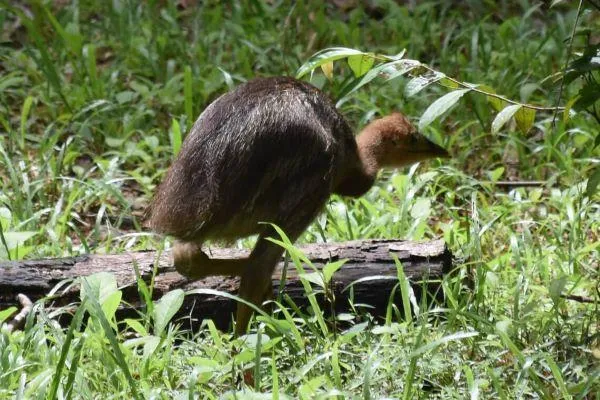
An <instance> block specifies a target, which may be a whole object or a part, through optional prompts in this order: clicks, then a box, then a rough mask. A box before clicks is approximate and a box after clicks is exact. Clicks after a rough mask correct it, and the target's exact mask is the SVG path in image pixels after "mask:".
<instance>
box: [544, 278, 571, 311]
mask: <svg viewBox="0 0 600 400" xmlns="http://www.w3.org/2000/svg"><path fill="white" fill-rule="evenodd" d="M566 285H567V277H566V276H561V277H560V278H556V279H552V281H551V282H550V286H549V287H548V292H549V294H550V298H551V299H552V301H553V302H554V304H555V305H556V304H558V301H559V300H560V295H561V294H562V292H563V290H564V288H565V286H566Z"/></svg>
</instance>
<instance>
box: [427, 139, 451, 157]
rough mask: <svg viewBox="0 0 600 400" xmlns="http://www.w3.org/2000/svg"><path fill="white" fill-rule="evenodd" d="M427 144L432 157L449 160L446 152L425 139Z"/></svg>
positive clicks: (448, 154)
mask: <svg viewBox="0 0 600 400" xmlns="http://www.w3.org/2000/svg"><path fill="white" fill-rule="evenodd" d="M427 142H428V144H429V152H430V153H431V155H432V156H433V157H441V158H450V153H448V150H446V149H445V148H443V147H442V146H440V145H438V144H435V143H433V142H432V141H430V140H429V139H427Z"/></svg>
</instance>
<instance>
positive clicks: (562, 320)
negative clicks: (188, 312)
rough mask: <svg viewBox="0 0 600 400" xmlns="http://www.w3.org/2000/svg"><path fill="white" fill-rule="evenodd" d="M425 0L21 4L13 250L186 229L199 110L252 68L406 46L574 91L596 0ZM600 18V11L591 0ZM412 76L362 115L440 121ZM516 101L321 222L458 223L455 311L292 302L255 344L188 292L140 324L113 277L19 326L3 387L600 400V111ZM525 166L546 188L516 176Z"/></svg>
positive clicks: (6, 55)
mask: <svg viewBox="0 0 600 400" xmlns="http://www.w3.org/2000/svg"><path fill="white" fill-rule="evenodd" d="M55 3H56V4H58V3H59V2H55ZM205 3H206V4H205ZM417 3H419V4H418V5H417V6H416V7H415V8H414V9H409V8H406V7H401V6H398V5H396V4H395V2H391V1H382V2H380V4H381V5H382V8H383V10H384V12H385V13H386V17H385V18H383V19H381V20H376V19H374V18H373V17H372V16H369V15H368V14H367V13H366V12H365V10H363V9H361V8H357V9H353V10H348V11H341V10H339V9H337V8H336V7H334V6H333V5H327V6H323V5H322V4H321V2H313V1H309V2H297V3H296V5H295V6H293V7H290V6H289V4H288V3H287V2H279V1H274V2H271V4H267V3H262V2H257V1H251V2H248V3H247V4H246V5H244V6H241V5H239V3H236V4H235V5H231V6H226V7H221V6H218V5H216V3H215V4H213V3H212V2H203V6H202V7H189V8H187V9H183V10H181V9H177V8H176V7H175V5H174V4H175V2H153V1H149V2H145V3H143V4H144V5H140V4H142V3H138V2H128V1H111V2H87V1H81V2H76V1H75V2H68V3H67V4H66V5H64V6H58V5H53V2H32V3H31V4H30V5H27V6H25V7H26V8H25V9H24V8H19V7H16V6H15V7H13V6H11V5H9V4H8V3H0V4H1V5H0V35H1V36H0V184H1V189H0V224H1V225H0V226H1V227H2V231H1V232H2V235H1V237H2V241H1V242H0V258H3V259H9V258H10V259H22V258H39V257H55V256H63V255H73V254H80V253H86V252H97V253H100V252H106V253H116V252H119V251H124V250H140V249H149V248H158V247H160V246H162V243H161V239H160V238H156V237H154V236H152V235H151V234H149V233H147V232H146V231H144V229H143V227H142V222H143V210H144V208H145V205H146V204H147V202H148V199H149V198H150V196H151V195H152V192H153V190H154V188H155V185H156V184H157V183H158V182H160V179H161V177H162V176H163V173H164V171H165V169H166V167H167V166H168V165H169V163H170V161H171V160H172V158H173V154H175V153H176V152H177V150H178V148H179V146H180V143H181V138H182V136H183V135H185V133H186V132H187V131H188V129H189V128H190V126H191V124H192V123H193V120H194V118H195V117H196V116H197V115H198V114H199V113H200V112H201V111H202V109H203V108H204V107H205V106H206V105H207V104H208V103H209V102H210V101H211V100H213V99H215V98H216V97H217V96H218V95H220V94H221V93H223V92H224V91H226V90H228V89H229V88H230V87H232V86H235V85H236V84H238V83H240V82H242V81H244V80H246V79H250V78H252V77H254V76H258V75H281V74H287V75H294V74H295V72H296V70H297V69H298V67H299V66H300V65H302V64H303V63H304V62H305V61H306V60H308V59H309V58H310V56H311V55H312V54H314V53H315V52H317V51H318V50H320V49H323V48H326V47H332V46H346V47H352V48H358V49H362V50H366V51H373V52H378V53H384V54H397V53H399V52H400V51H401V50H402V49H404V48H405V49H406V51H407V57H408V58H413V59H418V60H420V61H423V62H425V63H427V64H429V65H431V66H432V67H434V68H436V69H438V70H440V71H443V72H445V73H446V74H448V75H450V76H453V77H455V78H457V79H460V80H461V81H465V82H473V83H482V84H486V85H489V86H491V87H492V88H494V89H495V90H496V91H497V92H498V93H500V94H502V95H505V96H507V97H509V98H513V99H515V100H518V101H524V102H528V103H535V104H540V105H544V106H553V105H555V104H556V101H557V97H558V86H557V85H556V84H553V83H552V81H551V79H547V78H548V77H549V76H551V75H552V74H555V73H557V72H559V71H561V70H562V68H563V65H564V63H565V61H566V57H567V50H566V41H567V40H568V39H569V36H570V33H571V29H572V26H573V23H574V20H575V12H576V7H575V5H572V4H570V3H567V4H566V5H562V6H559V7H557V8H550V9H546V8H543V7H541V6H539V5H536V4H537V3H529V2H527V1H522V2H518V3H516V2H490V3H489V5H488V3H487V2H468V4H469V5H468V6H466V5H464V6H456V4H451V2H433V1H427V2H417ZM492 3H493V4H492ZM497 3H498V4H497ZM17 16H18V17H19V19H17ZM595 16H596V17H597V14H596V15H595ZM580 24H581V26H582V27H583V28H589V29H590V31H591V32H594V31H596V32H597V31H598V29H599V28H600V26H599V25H598V18H594V14H592V13H591V12H590V10H587V11H586V12H585V13H584V14H583V15H582V17H581V21H580ZM584 40H585V36H584V35H578V36H576V37H575V43H574V46H575V49H580V48H581V46H582V45H583V44H584ZM351 74H352V72H351V70H350V68H348V67H346V66H344V64H343V63H336V64H335V67H334V79H333V81H331V82H330V81H328V80H327V79H325V78H324V76H323V75H322V74H321V73H315V75H314V76H313V78H312V81H313V83H314V84H316V85H318V86H321V87H322V88H323V90H325V91H326V92H328V93H330V94H331V96H332V97H334V98H337V97H338V95H339V94H340V93H341V90H342V87H343V84H344V82H345V81H346V80H347V79H348V78H349V77H350V76H351ZM406 82H407V80H406V79H402V78H400V79H397V80H393V81H389V82H383V81H374V82H372V83H371V84H369V85H366V86H364V87H363V88H361V89H360V90H358V91H356V92H354V93H353V94H352V95H350V96H349V97H348V98H347V99H345V101H344V102H343V103H342V104H341V105H340V109H341V111H342V112H343V113H344V115H346V116H347V117H348V119H349V121H350V122H351V123H352V124H353V125H355V126H357V127H359V126H361V125H362V124H364V123H365V122H366V121H367V120H369V119H370V118H371V117H372V116H374V115H381V114H385V113H388V112H390V111H393V110H402V111H403V112H404V113H406V114H407V115H409V116H411V117H413V118H414V119H415V120H417V119H418V117H419V116H420V115H421V114H422V113H423V111H424V110H425V109H426V108H427V106H428V105H429V104H431V103H432V102H433V101H434V100H435V99H436V98H438V97H439V96H440V95H441V94H443V93H445V92H444V91H443V90H442V89H441V88H438V87H431V88H428V89H426V90H424V91H422V92H420V93H419V95H418V96H415V97H411V98H406V97H404V96H403V95H402V93H403V92H404V87H405V85H406ZM578 89H579V88H578V85H577V84H572V85H568V86H567V87H566V88H565V90H566V93H565V94H564V95H563V99H569V98H571V97H572V96H574V95H575V94H576V93H577V91H578ZM565 101H566V100H563V104H564V102H565ZM494 115H495V112H494V111H493V109H492V108H491V107H490V106H489V104H488V103H487V102H486V99H485V98H483V97H482V96H478V95H476V94H471V93H469V94H466V95H465V96H464V97H463V98H462V99H461V101H460V103H459V105H458V106H456V107H455V108H454V109H453V110H452V111H451V112H450V113H449V114H448V115H447V116H445V117H444V118H442V119H441V120H438V121H436V122H435V123H433V124H432V125H430V126H429V127H428V128H427V129H426V131H425V132H424V133H425V134H426V135H428V136H429V137H431V138H433V139H434V140H436V141H438V142H439V143H442V144H444V146H445V147H446V148H448V149H450V151H451V152H452V154H453V156H454V157H453V159H452V160H449V161H448V160H446V161H444V162H441V161H432V162H429V163H427V164H423V165H419V166H413V167H410V168H407V169H406V170H402V171H395V172H394V171H386V172H385V173H383V174H382V179H381V180H380V182H379V184H378V185H377V186H376V187H375V188H373V189H372V190H371V191H370V192H369V193H368V194H367V195H366V196H364V197H363V198H361V199H358V200H347V199H342V198H338V197H333V198H332V199H331V201H330V203H329V204H328V206H327V208H326V210H325V211H324V212H323V214H322V215H321V216H319V217H318V218H317V220H316V221H315V223H314V224H313V225H312V226H311V227H310V228H309V229H308V231H307V233H306V234H305V235H304V237H303V238H302V241H305V242H314V241H325V240H326V241H337V240H347V239H358V238H370V237H378V238H379V237H398V238H408V239H427V238H433V237H443V238H444V239H445V241H446V242H447V244H448V246H449V247H450V249H451V250H452V252H453V254H454V255H455V256H456V257H457V259H456V260H455V269H456V270H455V274H453V275H452V276H448V277H447V278H446V279H445V280H444V281H443V287H444V291H445V294H446V296H447V304H446V305H445V308H435V307H434V306H430V305H424V304H421V306H420V307H419V312H418V313H416V314H415V315H413V316H412V318H409V319H403V318H402V317H400V316H398V315H400V313H396V312H395V311H394V310H392V312H391V313H390V315H389V316H388V318H387V319H386V320H384V321H380V320H374V319H373V318H372V317H369V316H368V315H365V314H363V313H358V312H357V313H353V314H348V315H344V316H340V317H342V318H344V319H348V320H349V321H350V326H351V328H350V329H348V330H345V331H342V332H335V331H333V330H331V329H330V325H329V324H328V322H329V321H325V320H324V319H323V317H322V316H321V314H320V313H319V312H318V310H313V312H312V313H311V312H307V311H299V310H294V309H293V305H290V304H288V303H287V302H286V301H285V298H283V299H282V303H283V306H281V307H275V311H274V316H275V318H276V319H275V320H274V319H272V318H271V317H270V316H263V317H259V318H258V321H259V323H255V324H254V325H253V328H252V329H253V333H252V335H251V336H249V337H248V338H247V340H246V341H243V340H242V339H234V338H232V336H231V334H230V333H222V332H219V331H217V330H216V329H215V328H214V326H213V325H212V324H211V323H210V322H208V321H207V322H206V323H205V325H204V329H202V330H201V331H200V332H197V333H195V334H191V333H190V332H185V331H183V330H181V329H179V328H178V326H177V321H173V322H174V323H175V324H173V325H166V321H168V320H169V319H170V317H169V315H172V314H170V311H169V310H170V309H171V308H175V307H176V304H177V301H176V300H175V299H173V298H171V299H165V301H164V302H163V303H162V305H159V304H158V303H157V304H155V305H154V306H153V305H152V303H149V311H148V312H147V313H146V314H143V315H140V317H139V319H137V320H129V321H126V322H119V323H117V322H116V321H115V320H114V308H115V307H116V306H117V305H118V304H119V302H120V294H118V293H120V292H119V291H118V290H117V288H116V287H113V285H112V284H111V283H110V279H108V278H106V277H105V278H106V279H108V281H106V282H105V281H102V282H104V283H98V282H96V284H97V285H100V286H102V285H105V286H103V287H105V288H107V289H106V290H105V291H100V292H99V293H96V295H89V294H88V296H87V300H86V301H85V304H84V305H82V306H80V307H79V308H71V309H64V310H59V311H56V310H51V309H48V308H46V307H44V304H43V303H39V304H38V305H37V306H36V313H35V314H33V315H32V317H31V318H30V319H29V321H28V324H27V325H26V327H25V329H24V330H23V331H20V332H15V333H7V332H4V331H3V332H1V333H0V382H2V385H0V398H48V397H50V398H123V397H126V396H127V397H132V396H133V397H135V396H137V397H139V398H165V399H167V398H214V399H216V398H235V397H236V396H237V398H269V399H271V398H282V399H283V398H286V397H287V398H306V399H309V398H315V397H320V398H335V397H336V396H337V398H365V399H370V398H373V399H375V398H383V397H387V398H406V399H408V398H429V397H433V398H466V397H470V398H500V399H512V398H547V399H555V398H581V399H592V398H600V397H599V396H600V309H599V307H600V294H599V293H600V270H599V268H600V267H599V264H598V260H599V259H600V254H599V253H600V249H599V248H600V245H599V243H600V240H599V230H600V229H599V226H600V205H599V202H598V195H597V194H596V195H595V196H594V197H593V198H590V197H588V196H586V195H585V187H586V180H587V178H588V177H589V173H590V171H591V169H592V167H593V166H594V165H595V164H597V163H598V162H599V159H600V150H599V149H598V147H596V148H594V146H593V143H594V141H595V140H597V136H598V130H599V126H598V122H597V121H595V120H594V119H593V118H592V117H591V116H589V115H588V114H585V113H578V114H576V115H573V117H572V118H571V120H570V121H569V122H568V123H567V124H565V123H564V122H563V121H562V119H561V118H560V116H559V118H558V119H557V124H556V126H555V127H553V126H552V119H553V115H552V114H551V113H544V112H540V113H538V114H537V116H536V121H535V124H534V127H533V129H532V130H531V131H530V132H529V133H528V134H526V135H524V134H523V133H521V132H520V131H519V130H518V129H517V127H516V126H514V124H507V125H506V126H504V128H503V129H502V130H501V131H500V132H499V134H497V135H493V134H491V133H490V132H491V121H492V120H493V118H494ZM508 179H516V180H519V179H520V180H541V181H544V182H545V183H544V184H543V185H542V186H540V187H536V188H517V189H512V190H504V189H503V188H501V187H499V186H497V185H496V184H495V182H497V181H498V180H508ZM243 244H244V242H241V243H240V245H243ZM298 266H299V267H302V265H301V264H299V265H298ZM399 271H401V270H399ZM399 276H400V277H402V274H401V273H399ZM400 283H401V284H402V280H400ZM90 285H91V284H90ZM148 290H149V289H148V288H146V287H145V286H143V287H140V291H141V292H144V291H146V292H147V291H148ZM307 290H308V291H309V293H310V291H311V290H312V289H310V287H309V286H307ZM91 292H92V293H94V292H93V290H91ZM88 293H89V291H88ZM561 295H577V296H583V297H586V298H587V299H590V300H591V302H590V303H580V302H577V301H573V300H569V299H566V298H564V297H562V296H561ZM173 297H174V298H178V295H173ZM403 300H404V307H405V308H407V307H411V304H409V303H410V301H409V299H408V296H405V297H404V298H403ZM418 301H420V299H417V302H418ZM157 309H159V310H160V311H157ZM75 310H81V311H77V312H78V313H79V314H76V318H74V319H73V323H72V324H71V326H70V327H69V328H67V329H64V328H61V327H60V326H58V324H57V323H56V317H57V314H59V313H71V314H73V313H75V312H76V311H75ZM84 316H86V318H88V317H89V318H88V319H86V320H85V321H87V322H86V323H85V325H84V324H83V323H82V322H81V320H80V319H79V318H83V317H84ZM247 370H251V371H252V372H253V376H254V381H253V382H251V381H250V380H246V381H245V380H244V376H247V375H248V374H247V373H246V372H245V371H247ZM57 374H60V376H59V377H56V376H57ZM55 377H56V378H55ZM275 393H278V394H279V395H276V394H275ZM259 394H262V397H261V395H259Z"/></svg>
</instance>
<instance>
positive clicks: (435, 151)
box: [413, 135, 450, 158]
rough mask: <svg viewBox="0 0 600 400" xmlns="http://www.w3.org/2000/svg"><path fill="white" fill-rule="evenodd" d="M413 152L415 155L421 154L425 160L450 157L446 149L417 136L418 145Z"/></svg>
mask: <svg viewBox="0 0 600 400" xmlns="http://www.w3.org/2000/svg"><path fill="white" fill-rule="evenodd" d="M413 151H414V152H416V153H420V154H423V155H425V156H427V158H437V157H441V158H449V157H450V153H448V151H447V150H446V149H444V148H443V147H442V146H440V145H438V144H436V143H434V142H432V141H431V140H429V139H427V138H426V137H425V136H422V135H419V136H418V144H417V145H416V146H414V149H413Z"/></svg>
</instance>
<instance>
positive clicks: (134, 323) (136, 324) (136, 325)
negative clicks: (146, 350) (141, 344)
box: [125, 318, 148, 336]
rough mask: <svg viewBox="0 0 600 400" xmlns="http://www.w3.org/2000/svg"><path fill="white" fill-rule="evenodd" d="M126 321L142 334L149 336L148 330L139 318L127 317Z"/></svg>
mask: <svg viewBox="0 0 600 400" xmlns="http://www.w3.org/2000/svg"><path fill="white" fill-rule="evenodd" d="M125 323H126V324H127V326H129V327H130V328H131V329H133V330H134V331H135V332H136V333H137V334H138V335H140V336H147V335H148V331H147V330H146V328H144V325H142V324H141V323H140V321H138V320H137V319H131V318H125Z"/></svg>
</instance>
